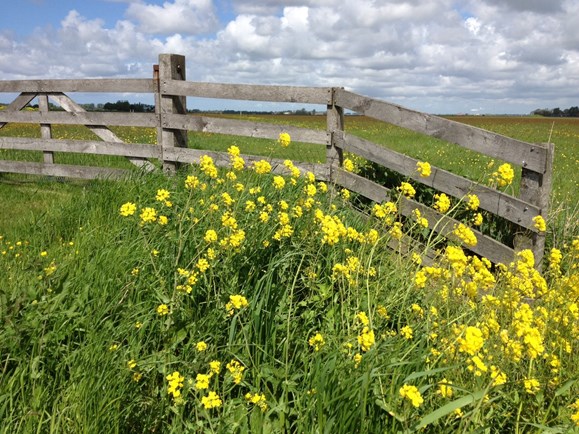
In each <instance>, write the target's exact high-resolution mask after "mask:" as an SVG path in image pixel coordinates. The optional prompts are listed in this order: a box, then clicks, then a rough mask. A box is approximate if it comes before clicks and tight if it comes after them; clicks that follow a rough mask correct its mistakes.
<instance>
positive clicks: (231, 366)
mask: <svg viewBox="0 0 579 434" xmlns="http://www.w3.org/2000/svg"><path fill="white" fill-rule="evenodd" d="M225 367H226V368H227V370H228V371H229V373H230V374H231V377H232V378H233V382H234V383H235V384H239V383H241V380H242V378H243V371H244V370H245V366H243V365H242V364H241V363H239V362H238V361H237V360H235V359H233V360H232V361H231V362H229V363H228V364H227V365H225Z"/></svg>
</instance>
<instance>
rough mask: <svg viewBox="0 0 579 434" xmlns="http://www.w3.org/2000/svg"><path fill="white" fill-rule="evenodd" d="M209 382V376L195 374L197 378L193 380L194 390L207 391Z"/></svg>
mask: <svg viewBox="0 0 579 434" xmlns="http://www.w3.org/2000/svg"><path fill="white" fill-rule="evenodd" d="M209 380H211V374H209V375H207V374H197V377H196V378H195V389H197V390H204V389H209Z"/></svg>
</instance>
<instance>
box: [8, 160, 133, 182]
mask: <svg viewBox="0 0 579 434" xmlns="http://www.w3.org/2000/svg"><path fill="white" fill-rule="evenodd" d="M0 172H7V173H21V174H26V175H44V176H60V177H65V178H78V179H96V178H99V179H118V178H122V177H123V176H126V175H127V174H128V173H129V172H128V171H126V170H122V169H110V168H104V167H91V166H74V165H68V164H46V163H31V162H28V161H7V160H0Z"/></svg>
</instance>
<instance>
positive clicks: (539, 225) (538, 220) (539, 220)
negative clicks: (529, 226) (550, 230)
mask: <svg viewBox="0 0 579 434" xmlns="http://www.w3.org/2000/svg"><path fill="white" fill-rule="evenodd" d="M533 223H534V226H535V229H537V230H538V231H539V232H545V231H546V230H547V223H546V222H545V219H544V218H543V216H541V215H538V216H535V217H533Z"/></svg>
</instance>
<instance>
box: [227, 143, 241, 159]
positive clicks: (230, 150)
mask: <svg viewBox="0 0 579 434" xmlns="http://www.w3.org/2000/svg"><path fill="white" fill-rule="evenodd" d="M227 153H228V154H229V155H231V156H232V157H239V154H241V151H240V150H239V148H238V147H237V146H235V145H231V146H230V147H229V148H227Z"/></svg>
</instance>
